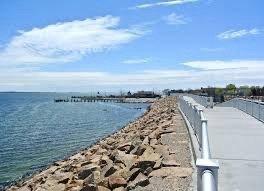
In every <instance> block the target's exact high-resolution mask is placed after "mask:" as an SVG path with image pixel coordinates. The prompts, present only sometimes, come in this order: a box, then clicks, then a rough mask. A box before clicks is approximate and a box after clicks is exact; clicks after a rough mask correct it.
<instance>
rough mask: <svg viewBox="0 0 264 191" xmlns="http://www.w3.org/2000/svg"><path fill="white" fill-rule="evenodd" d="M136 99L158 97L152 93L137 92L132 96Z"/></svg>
mask: <svg viewBox="0 0 264 191" xmlns="http://www.w3.org/2000/svg"><path fill="white" fill-rule="evenodd" d="M133 96H134V97H136V98H155V97H160V96H159V95H157V94H155V93H154V92H153V91H138V92H137V93H134V94H133Z"/></svg>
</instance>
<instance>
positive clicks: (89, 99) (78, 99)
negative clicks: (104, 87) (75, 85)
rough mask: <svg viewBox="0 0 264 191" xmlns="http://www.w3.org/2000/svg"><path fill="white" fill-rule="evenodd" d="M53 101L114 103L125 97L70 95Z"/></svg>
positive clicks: (123, 100)
mask: <svg viewBox="0 0 264 191" xmlns="http://www.w3.org/2000/svg"><path fill="white" fill-rule="evenodd" d="M54 102H114V103H124V102H125V98H105V97H86V96H83V97H80V96H72V97H71V98H66V99H62V98H59V99H54Z"/></svg>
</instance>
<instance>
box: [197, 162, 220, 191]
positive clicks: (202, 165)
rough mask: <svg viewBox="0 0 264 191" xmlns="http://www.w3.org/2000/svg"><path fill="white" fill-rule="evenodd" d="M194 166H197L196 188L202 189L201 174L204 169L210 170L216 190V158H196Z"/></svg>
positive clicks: (199, 190) (217, 165)
mask: <svg viewBox="0 0 264 191" xmlns="http://www.w3.org/2000/svg"><path fill="white" fill-rule="evenodd" d="M196 167H197V190H198V191H202V190H203V189H202V176H203V173H204V172H205V171H208V170H209V171H210V172H211V173H212V175H213V177H214V183H213V184H215V185H214V188H215V190H216V191H217V190H218V169H219V163H218V160H212V159H201V158H198V159H197V160H196Z"/></svg>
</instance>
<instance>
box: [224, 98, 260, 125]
mask: <svg viewBox="0 0 264 191" xmlns="http://www.w3.org/2000/svg"><path fill="white" fill-rule="evenodd" d="M219 106H223V107H234V108H237V109H239V110H241V111H244V112H245V113H247V114H249V115H251V116H253V117H255V118H256V119H258V120H260V121H262V122H264V102H261V101H255V100H249V99H242V98H234V99H231V100H229V101H226V102H223V103H221V104H219Z"/></svg>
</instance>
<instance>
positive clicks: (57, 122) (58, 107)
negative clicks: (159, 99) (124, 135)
mask: <svg viewBox="0 0 264 191" xmlns="http://www.w3.org/2000/svg"><path fill="white" fill-rule="evenodd" d="M67 95H69V94H56V93H0V187H1V185H5V184H7V183H8V182H10V181H14V180H17V179H18V178H20V177H21V176H23V175H25V174H30V173H32V172H34V171H35V170H38V169H40V168H43V167H45V166H47V165H48V164H50V163H51V162H53V161H56V160H58V159H62V158H64V157H65V156H68V155H69V154H71V153H73V152H75V151H77V150H79V149H81V148H85V147H87V146H89V145H91V144H92V143H94V142H95V141H96V140H98V139H99V138H102V137H104V136H106V135H108V134H111V133H112V132H114V131H116V130H117V129H119V128H121V127H122V126H124V125H125V124H127V123H128V122H129V121H132V120H134V119H135V118H136V117H138V116H140V115H141V114H142V113H143V112H144V111H145V109H146V108H147V106H148V105H147V104H124V103H123V104H122V103H54V102H53V99H54V98H56V97H63V96H64V97H66V96H67ZM75 95H76V94H75ZM135 107H142V108H143V110H136V109H134V108H135Z"/></svg>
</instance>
